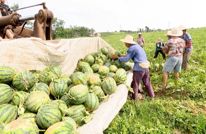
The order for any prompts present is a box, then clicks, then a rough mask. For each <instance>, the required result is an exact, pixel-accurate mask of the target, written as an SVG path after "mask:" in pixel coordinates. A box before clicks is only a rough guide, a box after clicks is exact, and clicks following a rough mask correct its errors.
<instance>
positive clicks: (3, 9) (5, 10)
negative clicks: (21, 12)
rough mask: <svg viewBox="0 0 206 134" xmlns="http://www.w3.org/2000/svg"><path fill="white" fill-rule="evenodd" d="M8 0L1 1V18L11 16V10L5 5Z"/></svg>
mask: <svg viewBox="0 0 206 134" xmlns="http://www.w3.org/2000/svg"><path fill="white" fill-rule="evenodd" d="M5 3H6V0H0V12H1V13H0V16H7V15H9V14H11V9H10V8H9V6H8V5H6V4H5Z"/></svg>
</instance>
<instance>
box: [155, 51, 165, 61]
mask: <svg viewBox="0 0 206 134" xmlns="http://www.w3.org/2000/svg"><path fill="white" fill-rule="evenodd" d="M159 53H161V54H162V57H163V59H165V58H166V56H165V53H164V52H163V51H162V50H156V51H155V56H154V58H157V56H158V55H159Z"/></svg>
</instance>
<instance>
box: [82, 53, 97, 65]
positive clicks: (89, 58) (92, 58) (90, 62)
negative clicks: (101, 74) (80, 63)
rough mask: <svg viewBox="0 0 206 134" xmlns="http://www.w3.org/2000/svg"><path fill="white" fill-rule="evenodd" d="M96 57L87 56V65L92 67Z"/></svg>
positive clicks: (85, 59)
mask: <svg viewBox="0 0 206 134" xmlns="http://www.w3.org/2000/svg"><path fill="white" fill-rule="evenodd" d="M94 60H95V59H94V57H93V56H92V55H87V56H86V57H85V58H84V61H86V62H87V63H89V64H90V65H92V64H94Z"/></svg>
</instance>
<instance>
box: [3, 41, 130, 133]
mask: <svg viewBox="0 0 206 134" xmlns="http://www.w3.org/2000/svg"><path fill="white" fill-rule="evenodd" d="M102 47H110V45H108V44H107V43H106V42H105V41H104V40H103V39H101V38H99V37H91V38H89V37H88V38H75V39H61V40H51V41H43V40H41V39H39V38H21V39H14V40H3V41H0V48H1V49H0V65H5V66H10V67H13V68H15V69H16V70H17V71H23V70H42V69H44V68H45V67H46V66H48V65H60V67H61V68H62V71H63V73H64V74H67V75H70V74H72V73H73V71H74V70H75V68H76V65H77V62H78V60H79V59H81V58H84V57H85V56H86V55H88V54H90V53H93V52H97V51H98V50H99V49H100V48H102ZM110 48H111V47H110ZM111 49H112V48H111ZM127 83H128V84H130V83H131V73H130V74H128V80H127ZM127 92H128V90H127V88H126V86H125V85H120V86H119V87H118V90H117V92H115V93H114V94H112V95H111V96H110V97H109V98H108V99H107V100H106V101H104V102H103V103H102V104H101V105H100V106H99V108H98V109H97V110H96V111H94V113H93V119H92V120H91V121H90V122H89V123H87V124H86V125H84V126H82V127H80V128H79V129H78V130H79V132H80V134H100V133H103V130H105V129H106V128H107V127H108V126H109V124H110V123H111V121H112V120H113V118H114V117H115V116H116V115H117V114H118V112H119V110H120V109H121V108H122V106H123V105H124V103H125V102H126V99H127Z"/></svg>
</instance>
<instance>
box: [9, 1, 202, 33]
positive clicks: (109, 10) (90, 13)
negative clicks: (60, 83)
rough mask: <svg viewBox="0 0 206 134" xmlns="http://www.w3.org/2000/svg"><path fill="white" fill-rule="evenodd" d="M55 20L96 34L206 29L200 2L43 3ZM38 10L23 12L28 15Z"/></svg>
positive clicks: (23, 3) (28, 2) (34, 2)
mask: <svg viewBox="0 0 206 134" xmlns="http://www.w3.org/2000/svg"><path fill="white" fill-rule="evenodd" d="M44 1H45V2H46V5H47V7H48V8H49V9H51V10H52V11H53V12H54V15H55V17H57V18H59V19H62V20H64V21H65V22H66V26H70V25H77V26H86V27H89V28H94V29H95V30H96V31H114V30H119V29H130V30H136V29H137V28H139V27H141V28H144V26H149V27H151V28H171V27H174V26H178V25H185V26H187V27H200V26H206V18H205V17H203V16H204V15H203V14H204V13H205V12H206V8H205V7H204V5H205V1H204V0H172V1H171V0H59V1H56V0H44ZM41 2H42V1H41V0H35V1H28V0H8V4H9V5H12V4H14V3H18V4H19V6H20V7H24V6H28V5H32V4H37V3H41ZM37 11H38V10H33V11H29V10H24V11H22V12H21V13H22V14H27V15H28V14H30V15H32V13H35V12H37Z"/></svg>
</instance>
